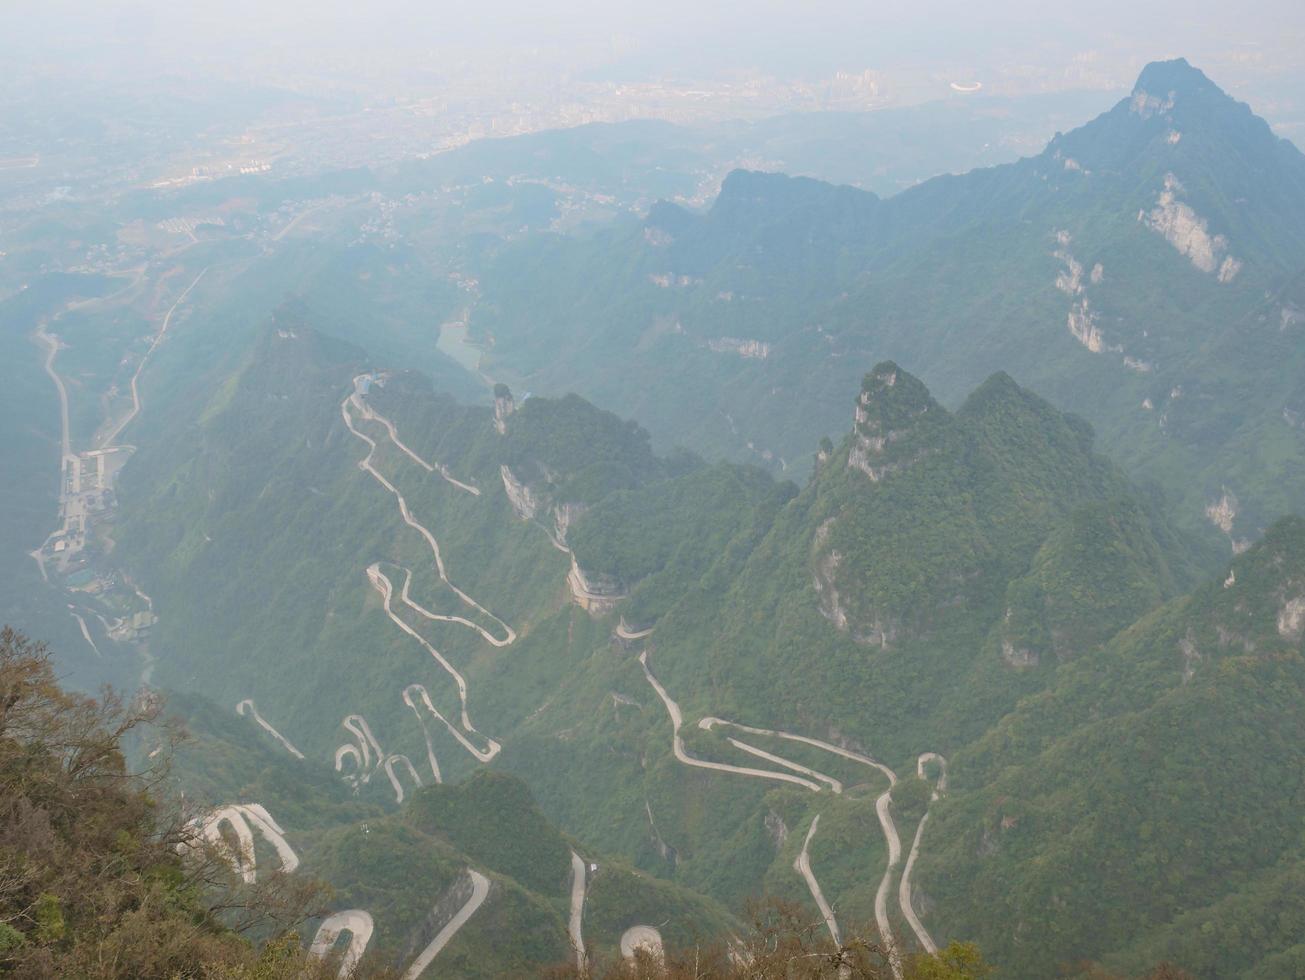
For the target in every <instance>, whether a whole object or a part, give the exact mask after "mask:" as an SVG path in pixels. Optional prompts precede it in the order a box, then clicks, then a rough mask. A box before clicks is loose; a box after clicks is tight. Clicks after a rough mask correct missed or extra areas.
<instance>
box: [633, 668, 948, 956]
mask: <svg viewBox="0 0 1305 980" xmlns="http://www.w3.org/2000/svg"><path fill="white" fill-rule="evenodd" d="M639 663H640V664H641V665H642V667H643V672H644V676H645V677H647V679H648V682H649V683H650V684H651V685H652V687H653V690H655V691H656V692H657V694H658V696H659V697H660V698H661V699H662V703H663V704H664V705H665V706H666V710H667V713H668V714H669V715H670V717H671V726H672V730H673V735H672V743H671V747H672V751H673V753H674V755H675V757H676V758H677V759H678V760H679V761H681V762H683V763H685V764H686V765H691V766H698V767H700V768H705V769H716V770H719V771H723V772H733V773H737V774H739V775H744V776H753V777H757V778H763V779H776V780H781V781H784V782H792V783H795V784H797V785H800V786H803V787H805V788H807V789H809V790H812V791H813V792H820V791H821V789H822V786H821V785H820V783H824V786H825V787H827V788H828V789H829V790H830V791H831V792H833V793H835V794H841V793H842V792H843V784H842V783H841V782H840V781H839V780H837V779H835V778H834V777H832V776H828V775H826V774H824V773H822V772H819V771H817V770H815V769H812V768H810V767H808V766H804V765H802V764H801V763H799V762H795V761H793V760H791V759H786V758H784V757H783V756H781V755H777V754H776V753H773V752H768V751H766V750H765V749H762V748H759V747H758V746H755V745H751V744H749V743H747V742H744V741H742V740H741V739H737V738H733V737H731V736H726V740H727V741H728V742H729V743H730V744H731V745H733V746H734V747H735V748H737V749H740V750H741V751H743V752H747V753H748V754H750V755H753V756H756V757H757V758H760V759H765V760H766V761H767V762H771V763H774V764H775V765H778V766H782V767H783V768H785V769H788V770H790V771H791V772H796V773H801V774H803V775H802V776H792V775H789V773H782V772H775V771H773V770H764V769H749V768H745V767H742V766H732V765H727V764H725V763H718V762H708V761H706V760H703V759H697V758H694V757H692V756H689V755H688V753H687V752H686V751H685V750H684V744H683V740H682V739H681V737H680V734H679V732H680V728H681V726H682V725H683V724H684V719H683V715H682V713H681V711H680V707H679V705H678V704H676V703H675V701H674V700H673V699H672V698H671V696H670V695H669V694H668V693H667V691H666V688H664V687H663V686H662V684H661V683H660V682H659V681H658V680H657V678H656V677H655V676H653V673H652V670H651V669H650V668H649V666H648V651H647V650H644V651H643V652H642V653H641V654H640V655H639ZM698 727H699V728H701V729H703V730H704V731H711V730H712V729H714V728H717V727H727V728H733V729H736V730H738V731H740V732H746V733H749V734H752V735H762V736H769V737H772V738H780V739H787V740H788V741H791V742H799V743H801V744H803V745H810V746H812V747H813V748H817V749H821V750H822V751H825V752H829V753H831V754H833V755H836V756H840V757H842V758H844V759H847V760H849V761H851V762H855V763H858V764H859V765H863V766H867V767H869V768H871V769H875V770H876V771H878V772H880V773H881V774H883V775H884V776H885V777H886V778H887V780H888V788H887V789H886V790H885V791H884V792H883V793H881V794H880V795H879V796H878V797H877V798H876V800H875V815H876V816H877V817H878V820H879V827H880V829H881V830H882V831H883V835H884V840H885V842H886V843H887V845H888V860H887V861H886V862H885V867H884V873H883V877H882V878H881V879H880V881H879V887H878V889H877V891H876V893H875V925H876V927H877V928H878V930H879V935H880V938H881V939H882V940H883V942H884V944H885V945H886V946H887V947H888V948H889V950H890V955H889V962H890V965H891V967H892V970H893V975H894V977H896V978H897V980H901V976H902V963H901V955H900V952H899V950H898V949H897V943H896V941H895V939H894V937H893V931H892V923H891V921H890V920H889V918H888V896H889V893H890V891H891V889H892V882H893V873H894V872H895V871H896V869H897V866H898V865H899V864H900V863H901V860H902V841H901V837H900V835H899V834H898V832H897V825H896V823H895V821H894V820H893V815H892V792H893V787H894V786H896V785H897V774H896V773H895V772H893V770H892V769H891V768H889V767H888V766H886V765H884V764H883V763H882V762H879V761H878V760H876V759H873V758H871V757H870V756H868V755H865V754H863V753H861V752H856V751H854V750H852V749H848V748H845V747H844V746H841V745H836V744H834V743H832V742H827V741H824V740H823V739H818V738H812V737H811V736H808V735H798V734H796V733H794V732H785V731H779V730H776V729H771V728H758V727H756V726H753V725H744V724H741V723H739V722H734V721H727V720H726V719H724V718H717V717H714V716H710V715H709V716H707V717H704V718H702V719H700V720H699V722H698ZM930 761H937V762H939V763H940V764H941V765H942V775H941V776H940V777H939V780H938V783H937V785H936V786H935V788H934V792H933V795H932V797H931V801H932V800H936V799H938V796H939V794H940V793H942V792H945V791H946V788H947V760H946V759H944V758H943V757H942V756H940V755H938V754H937V753H934V752H925V753H923V754H922V755H921V756H920V757H919V759H918V760H917V763H916V768H917V772H918V773H919V775H920V776H921V777H923V776H924V773H925V768H924V767H925V765H926V763H928V762H930ZM804 777H810V778H804ZM817 781H818V782H817ZM927 819H928V811H926V812H925V816H924V818H922V819H921V821H920V826H919V828H918V829H917V830H916V835H915V841H914V844H913V846H912V851H911V857H910V859H909V860H908V863H907V867H906V869H905V870H904V871H903V873H902V881H901V882H900V886H899V889H898V901H899V903H900V904H901V907H902V914H903V916H904V917H905V918H906V920H907V922H908V923H909V924H910V926H911V930H912V931H913V932H914V933H915V935H916V938H917V939H918V940H919V942H920V945H921V946H922V947H923V948H924V949H926V950H929V951H931V952H932V951H936V949H937V947H936V945H935V944H934V942H933V938H932V937H931V936H930V935H929V933H928V930H926V929H925V928H924V925H923V923H921V922H920V920H919V917H918V916H917V915H916V913H915V910H914V908H913V907H912V905H911V885H910V872H911V870H912V868H913V865H914V860H915V857H916V855H918V853H919V845H920V840H921V838H922V837H923V834H924V824H925V821H926V820H927ZM818 823H819V815H817V817H816V818H815V820H813V821H812V825H811V829H810V830H808V832H807V838H806V841H805V842H804V843H803V845H802V853H801V854H800V855H799V856H798V862H797V863H796V864H795V865H794V867H795V868H796V870H797V871H798V873H799V874H801V875H802V877H803V878H804V879H806V881H807V886H808V888H809V889H810V890H811V893H812V897H813V898H815V899H816V904H817V906H818V907H819V908H820V912H821V915H822V916H824V917H825V922H826V925H828V926H829V927H830V935H832V936H835V937H836V941H837V935H838V923H837V921H836V919H835V917H834V913H833V910H832V908H831V907H830V906H829V905H828V903H827V902H825V901H824V896H823V894H822V893H820V886H819V883H818V882H817V881H816V879H815V875H814V873H813V872H812V871H811V865H810V860H809V859H806V860H804V858H806V855H807V849H808V845H809V844H810V843H811V838H812V837H813V836H814V834H815V828H816V825H817V824H818Z"/></svg>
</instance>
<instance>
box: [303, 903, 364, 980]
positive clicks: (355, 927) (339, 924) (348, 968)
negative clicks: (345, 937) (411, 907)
mask: <svg viewBox="0 0 1305 980" xmlns="http://www.w3.org/2000/svg"><path fill="white" fill-rule="evenodd" d="M375 926H376V924H375V923H374V922H373V921H372V916H371V913H370V912H366V911H364V910H363V909H344V910H343V911H340V912H335V913H333V914H332V915H328V916H327V917H326V918H325V919H323V920H322V924H321V925H320V926H318V927H317V934H316V935H314V936H313V943H312V945H311V946H310V947H309V948H308V952H309V953H310V954H311V955H313V956H316V957H317V958H318V959H325V958H326V957H327V956H328V955H329V954H330V952H331V950H332V949H334V948H335V944H336V942H337V941H338V940H339V938H340V936H341V934H342V933H346V932H347V933H348V934H349V945H348V946H347V947H346V948H345V951H344V956H343V957H342V958H341V959H340V972H339V973H337V974H336V976H337V977H339V980H347V978H349V977H351V976H352V975H353V971H354V969H355V968H356V967H357V966H358V963H359V961H360V960H362V957H363V953H365V952H367V944H368V943H369V942H371V939H372V931H373V930H374V929H375Z"/></svg>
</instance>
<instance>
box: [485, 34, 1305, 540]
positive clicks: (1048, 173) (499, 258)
mask: <svg viewBox="0 0 1305 980" xmlns="http://www.w3.org/2000/svg"><path fill="white" fill-rule="evenodd" d="M1303 219H1305V156H1303V155H1302V154H1301V153H1300V152H1299V151H1298V150H1297V149H1296V148H1295V147H1294V146H1292V144H1290V143H1288V142H1287V141H1285V140H1281V139H1279V138H1277V137H1276V136H1275V135H1274V134H1273V133H1272V131H1271V130H1270V129H1269V127H1268V125H1267V124H1266V123H1264V121H1263V120H1261V119H1259V118H1258V117H1256V116H1254V115H1253V113H1252V112H1251V110H1250V109H1249V108H1248V107H1246V106H1245V105H1243V104H1240V103H1238V102H1236V101H1235V100H1233V99H1232V98H1230V97H1229V96H1227V95H1226V94H1224V93H1223V92H1222V91H1220V90H1219V89H1218V87H1217V86H1216V85H1215V84H1214V83H1213V82H1211V81H1210V80H1209V79H1208V78H1207V77H1206V76H1205V75H1204V74H1203V73H1202V72H1200V71H1199V70H1197V69H1196V68H1193V67H1192V66H1190V65H1189V64H1187V63H1186V62H1185V61H1183V60H1181V59H1179V60H1176V61H1172V62H1161V63H1156V64H1153V65H1151V66H1148V68H1147V69H1146V70H1145V71H1144V72H1143V73H1142V75H1141V76H1140V77H1139V79H1138V82H1137V85H1136V86H1135V88H1134V91H1133V93H1132V94H1131V95H1130V96H1129V97H1128V98H1127V99H1124V100H1123V101H1121V102H1120V103H1119V104H1118V105H1116V106H1115V107H1114V108H1113V109H1111V110H1110V111H1109V112H1107V113H1105V114H1103V115H1102V116H1100V117H1098V118H1097V119H1095V120H1093V121H1091V122H1089V123H1087V124H1086V125H1084V126H1082V127H1080V128H1078V129H1076V130H1074V131H1072V132H1069V133H1066V134H1064V135H1059V136H1057V137H1056V138H1055V139H1053V140H1052V141H1051V142H1050V144H1049V145H1048V146H1047V147H1046V149H1045V150H1044V151H1043V152H1042V153H1041V154H1039V155H1037V156H1035V157H1030V158H1028V159H1025V160H1021V161H1019V162H1017V163H1011V164H1005V165H1002V166H998V167H993V168H989V169H985V170H978V171H974V172H971V173H968V174H965V175H962V176H943V177H938V178H935V179H933V180H930V181H926V182H925V183H923V184H921V185H919V186H917V187H914V188H911V189H910V190H907V191H904V192H902V193H900V194H897V195H895V196H893V197H891V198H887V199H881V198H878V197H876V196H875V195H873V194H869V193H867V192H862V191H858V190H855V189H852V188H848V187H834V186H832V185H828V184H822V183H820V182H818V181H813V180H809V179H802V178H789V177H784V176H781V175H777V174H759V173H749V172H743V171H739V172H735V173H733V174H731V175H730V176H729V178H727V179H726V181H725V182H724V185H723V186H722V188H721V191H720V195H719V196H718V198H717V199H716V201H715V203H714V204H713V205H712V206H711V208H710V209H709V210H708V211H706V212H705V213H698V212H692V211H689V210H686V209H685V208H682V207H680V206H677V205H671V204H659V205H656V206H654V207H653V208H652V209H651V210H650V211H649V213H648V215H647V218H646V220H645V221H644V222H643V223H642V224H638V225H636V224H626V225H617V226H615V227H613V228H610V229H606V230H603V231H600V232H597V233H595V234H593V235H591V236H588V237H583V236H581V237H577V238H570V239H559V238H553V237H548V236H538V237H533V238H528V239H525V240H523V241H520V242H515V243H512V244H510V245H507V246H505V247H503V248H501V249H499V250H497V252H495V253H493V255H492V257H491V258H489V259H487V260H486V262H485V263H484V264H483V268H480V269H478V270H477V274H478V276H479V281H480V284H481V289H482V293H483V301H482V302H481V303H480V304H479V305H478V306H477V308H476V309H475V310H473V316H472V329H473V331H477V332H479V334H480V335H481V336H482V337H483V338H486V339H487V340H488V339H492V341H493V344H492V347H491V348H490V350H489V354H488V357H487V363H488V365H489V366H490V369H491V370H492V371H494V372H495V373H496V374H497V375H499V376H502V377H505V378H508V379H509V380H513V379H517V380H519V381H520V382H521V385H522V386H525V387H530V388H533V389H535V390H537V391H555V390H557V391H560V390H576V391H579V392H580V393H581V394H584V395H586V396H587V397H589V398H592V399H593V400H594V401H595V402H597V403H598V404H600V405H606V406H617V405H619V406H621V407H622V411H623V412H626V413H628V414H632V415H634V416H636V417H638V418H640V419H641V420H643V421H644V423H645V424H647V425H648V426H649V427H650V429H651V431H652V432H653V435H654V437H655V439H656V440H657V441H658V443H659V444H660V445H663V446H667V445H673V444H676V443H684V444H686V445H689V446H690V447H692V448H694V449H697V450H699V451H705V452H707V453H708V454H709V455H712V456H716V455H722V454H724V455H728V456H730V457H731V458H738V459H746V460H749V461H752V462H757V463H765V464H767V465H769V466H771V467H773V468H776V469H779V470H786V471H788V472H790V473H795V474H796V475H798V476H799V477H805V475H806V474H805V464H804V462H803V461H804V459H805V454H806V453H807V452H808V447H809V446H810V445H811V444H812V443H813V442H814V441H815V440H816V439H817V438H819V437H820V436H821V435H823V434H826V433H833V432H837V431H839V430H840V429H841V426H842V421H841V420H842V418H843V411H842V407H841V406H842V404H843V399H844V397H845V394H844V393H845V392H846V391H847V390H849V389H851V388H852V387H854V386H855V385H856V384H857V382H858V381H859V378H860V375H861V373H862V372H863V371H864V369H865V365H866V364H867V363H872V362H875V361H878V360H882V359H884V358H893V359H895V360H898V361H900V362H903V363H909V364H910V365H912V367H913V369H915V370H917V371H918V372H919V373H920V374H921V375H922V376H924V377H927V378H928V379H929V381H930V384H931V385H932V386H934V388H935V389H936V391H937V392H938V393H939V395H940V397H941V399H942V400H943V401H944V403H946V404H951V405H956V404H959V402H960V401H961V399H962V398H963V397H964V395H965V394H966V393H967V392H968V391H970V390H971V389H972V388H974V387H975V386H976V385H977V384H979V383H980V382H981V381H982V380H983V379H984V378H985V377H986V376H988V375H989V374H991V373H993V372H995V371H999V370H1001V371H1007V372H1009V373H1011V374H1012V375H1013V376H1015V377H1016V378H1018V379H1019V380H1020V381H1021V383H1024V384H1028V385H1030V386H1032V387H1033V388H1034V389H1036V390H1041V391H1054V392H1055V393H1056V397H1057V400H1058V403H1059V404H1061V405H1062V406H1063V407H1065V408H1068V409H1070V410H1072V411H1074V412H1076V413H1078V414H1080V415H1082V416H1083V417H1084V418H1086V419H1088V420H1089V421H1090V422H1091V423H1092V424H1093V425H1094V427H1095V428H1096V429H1097V430H1098V431H1099V432H1100V433H1101V437H1102V443H1103V446H1104V447H1105V448H1106V449H1107V450H1108V451H1109V452H1110V453H1111V454H1112V456H1114V457H1115V458H1117V459H1118V460H1120V462H1121V463H1122V464H1123V465H1124V466H1125V468H1126V469H1127V470H1128V471H1129V472H1130V473H1131V474H1133V475H1134V476H1135V477H1141V478H1143V479H1145V480H1147V481H1155V482H1158V483H1160V484H1162V485H1163V486H1165V487H1166V488H1167V489H1168V490H1169V491H1170V492H1171V493H1172V495H1173V496H1174V499H1175V507H1176V510H1175V513H1176V515H1177V516H1178V518H1179V519H1180V521H1181V523H1183V524H1184V525H1185V526H1187V527H1189V528H1195V527H1198V526H1203V527H1204V528H1205V530H1206V533H1207V534H1208V535H1210V536H1212V537H1213V536H1215V535H1227V536H1228V537H1229V538H1231V540H1232V541H1233V542H1238V543H1239V544H1238V546H1239V547H1240V542H1241V541H1243V540H1247V541H1248V540H1253V539H1254V538H1255V537H1256V536H1258V534H1259V533H1261V532H1262V531H1263V529H1264V528H1265V527H1267V525H1268V523H1270V522H1271V521H1272V520H1273V519H1274V518H1275V517H1277V516H1279V515H1281V514H1284V513H1287V512H1290V511H1293V510H1300V509H1302V508H1303V507H1305V499H1303V498H1301V496H1300V491H1299V487H1300V486H1302V485H1305V484H1302V482H1301V480H1300V474H1301V472H1302V466H1303V465H1305V437H1303V436H1302V431H1305V430H1302V429H1301V428H1300V420H1299V418H1298V415H1299V412H1298V411H1297V409H1296V408H1295V407H1293V406H1295V404H1296V401H1298V400H1299V392H1298V391H1297V390H1296V383H1295V381H1294V378H1295V377H1297V376H1298V375H1300V374H1301V373H1302V371H1301V370H1300V368H1301V367H1302V364H1301V357H1302V351H1303V350H1305V345H1303V344H1302V340H1301V338H1302V336H1305V334H1302V329H1303V328H1305V312H1302V310H1305V307H1303V306H1302V303H1301V300H1300V297H1299V296H1298V295H1297V293H1298V291H1299V275H1300V274H1301V272H1302V270H1303V269H1305V235H1303V234H1302V232H1301V228H1302V227H1305V221H1303ZM1207 509H1210V510H1211V512H1212V513H1215V514H1216V515H1217V516H1216V517H1215V518H1213V519H1212V520H1213V521H1214V522H1215V525H1214V526H1212V525H1211V523H1210V522H1209V521H1207V518H1206V516H1205V515H1206V511H1207ZM1216 528H1217V529H1216ZM1226 545H1227V541H1225V546H1226Z"/></svg>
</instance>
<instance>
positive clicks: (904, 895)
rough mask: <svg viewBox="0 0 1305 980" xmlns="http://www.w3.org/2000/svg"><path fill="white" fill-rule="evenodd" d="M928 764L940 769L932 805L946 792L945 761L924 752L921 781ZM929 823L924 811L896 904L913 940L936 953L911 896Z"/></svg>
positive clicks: (919, 762) (919, 764)
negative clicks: (935, 764) (925, 826)
mask: <svg viewBox="0 0 1305 980" xmlns="http://www.w3.org/2000/svg"><path fill="white" fill-rule="evenodd" d="M929 762H937V763H938V765H939V766H940V768H941V772H940V774H939V776H938V781H937V783H935V784H934V787H933V792H932V793H931V794H930V796H929V802H930V803H932V802H933V801H934V800H936V799H938V797H939V795H941V794H942V793H945V792H947V760H946V759H944V758H943V757H942V756H941V755H939V754H938V753H937V752H925V753H923V754H922V755H921V756H920V757H919V758H918V759H917V760H916V762H915V773H916V775H917V776H919V777H920V778H921V779H925V778H926V776H925V769H924V767H925V765H926V763H929ZM928 822H929V811H928V810H925V811H924V816H923V817H921V818H920V825H919V826H918V827H916V828H915V840H913V841H912V842H911V853H910V854H909V855H908V856H907V858H906V867H905V868H903V869H902V880H901V882H900V884H899V885H898V889H897V902H898V904H899V905H900V906H901V907H902V915H903V916H905V918H906V922H907V924H908V925H909V926H910V927H911V931H912V932H914V933H915V938H916V939H917V940H918V941H919V943H920V946H921V947H922V948H923V949H924V951H925V952H926V953H936V952H938V944H937V943H935V942H934V941H933V937H932V936H931V935H929V930H928V929H926V928H925V927H924V923H923V922H921V921H920V917H919V916H918V915H917V914H916V912H915V903H914V901H913V898H912V895H911V872H912V871H913V870H914V869H915V859H916V858H917V857H919V856H920V840H921V838H923V837H924V825H925V824H926V823H928Z"/></svg>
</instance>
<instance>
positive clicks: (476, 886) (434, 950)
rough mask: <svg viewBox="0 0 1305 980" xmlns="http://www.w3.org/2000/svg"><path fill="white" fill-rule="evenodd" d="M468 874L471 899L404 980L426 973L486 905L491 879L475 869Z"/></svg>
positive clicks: (422, 954) (416, 961)
mask: <svg viewBox="0 0 1305 980" xmlns="http://www.w3.org/2000/svg"><path fill="white" fill-rule="evenodd" d="M467 874H468V875H470V876H471V897H470V898H469V899H467V902H466V904H465V905H463V906H462V908H460V909H458V911H457V914H455V915H454V916H453V918H452V919H450V920H449V921H448V924H447V925H445V927H444V928H443V929H441V930H440V931H439V934H438V935H437V936H436V937H435V938H434V939H433V940H431V944H430V945H429V946H427V947H426V948H425V949H424V950H422V951H421V955H420V956H418V957H417V958H416V959H415V960H413V961H412V965H411V966H409V967H408V971H407V972H406V973H405V974H404V975H403V980H417V978H418V977H419V976H421V975H422V973H423V972H425V970H426V967H428V966H430V964H431V961H432V960H434V959H435V957H436V956H438V955H439V952H440V950H442V949H443V948H444V947H445V946H447V945H448V943H449V940H450V939H452V938H453V937H454V936H456V935H457V934H458V930H459V929H461V928H462V927H463V926H465V925H466V924H467V920H468V919H470V918H471V917H472V916H473V915H475V914H476V909H478V908H480V906H481V905H483V904H484V902H485V897H486V896H487V895H489V879H488V878H486V877H485V876H484V875H483V874H481V873H480V872H479V871H476V870H475V869H474V868H468V869H467Z"/></svg>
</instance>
